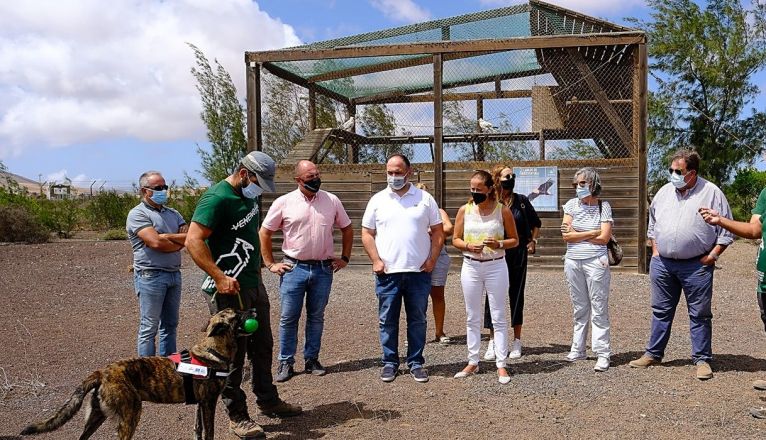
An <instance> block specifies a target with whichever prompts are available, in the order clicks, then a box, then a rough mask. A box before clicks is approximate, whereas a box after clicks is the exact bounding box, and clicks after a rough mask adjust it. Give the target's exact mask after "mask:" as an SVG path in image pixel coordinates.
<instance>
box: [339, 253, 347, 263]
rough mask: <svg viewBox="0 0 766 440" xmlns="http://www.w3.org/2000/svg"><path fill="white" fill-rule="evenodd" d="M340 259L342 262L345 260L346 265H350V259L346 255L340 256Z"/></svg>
mask: <svg viewBox="0 0 766 440" xmlns="http://www.w3.org/2000/svg"><path fill="white" fill-rule="evenodd" d="M340 259H341V260H343V261H345V262H346V264H348V257H347V256H345V255H341V256H340Z"/></svg>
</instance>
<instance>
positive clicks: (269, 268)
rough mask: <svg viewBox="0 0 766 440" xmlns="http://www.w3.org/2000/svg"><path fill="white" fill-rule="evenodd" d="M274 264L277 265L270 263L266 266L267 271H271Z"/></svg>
mask: <svg viewBox="0 0 766 440" xmlns="http://www.w3.org/2000/svg"><path fill="white" fill-rule="evenodd" d="M275 264H277V263H276V262H274V263H271V264H269V265H268V266H266V269H268V270H271V266H273V265H275Z"/></svg>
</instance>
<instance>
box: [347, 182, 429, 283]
mask: <svg viewBox="0 0 766 440" xmlns="http://www.w3.org/2000/svg"><path fill="white" fill-rule="evenodd" d="M409 186H410V187H409V189H408V190H407V192H406V193H404V195H403V196H402V197H399V196H398V195H397V194H396V193H395V192H393V191H392V190H391V188H388V187H387V188H386V189H384V190H382V191H380V192H378V193H376V194H375V195H374V196H372V198H371V199H370V201H369V202H368V203H367V209H365V211H364V216H363V217H362V227H365V228H367V229H372V230H375V247H377V249H378V255H379V256H380V259H381V260H383V264H385V266H386V273H397V272H420V267H421V266H423V263H425V261H426V259H427V258H428V257H429V256H430V255H431V236H430V235H428V228H429V227H430V226H434V225H438V224H441V222H442V218H441V215H440V214H439V207H438V206H437V204H436V200H434V198H433V197H431V194H429V193H427V192H425V191H422V190H420V189H418V188H415V185H413V184H411V183H410V184H409Z"/></svg>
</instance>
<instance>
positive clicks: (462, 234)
mask: <svg viewBox="0 0 766 440" xmlns="http://www.w3.org/2000/svg"><path fill="white" fill-rule="evenodd" d="M470 190H471V200H470V201H469V202H468V203H466V204H465V205H463V206H461V207H460V210H459V211H458V213H457V217H456V218H455V230H454V237H453V238H452V245H453V246H455V247H456V248H457V249H458V250H460V251H462V253H463V268H462V269H461V271H460V283H461V285H462V287H463V297H464V299H465V312H466V340H467V345H468V365H467V366H466V367H465V368H463V370H462V371H460V372H458V373H457V374H455V377H456V378H463V377H467V376H471V375H473V374H475V373H476V372H477V371H479V349H480V348H481V328H480V326H481V318H482V315H483V313H482V305H481V303H482V299H483V298H484V291H486V292H487V296H488V298H489V300H488V301H489V308H490V315H491V317H492V326H493V327H494V339H495V341H496V342H497V344H496V345H497V350H496V353H495V366H496V367H497V376H498V381H499V382H500V383H501V384H507V383H508V382H510V381H511V377H510V375H509V373H508V370H506V368H505V367H506V363H505V359H506V356H507V354H508V322H507V320H506V316H505V307H506V299H507V298H508V267H507V266H506V264H505V251H504V249H508V248H513V247H516V246H517V245H518V244H519V240H518V236H517V235H516V224H515V223H514V221H513V214H511V210H510V209H508V207H507V206H503V205H502V204H500V203H499V202H498V201H497V196H496V194H495V191H494V180H493V179H492V175H490V174H489V173H488V172H487V171H483V170H480V171H476V172H475V173H473V175H472V176H471V180H470Z"/></svg>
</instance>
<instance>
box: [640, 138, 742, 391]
mask: <svg viewBox="0 0 766 440" xmlns="http://www.w3.org/2000/svg"><path fill="white" fill-rule="evenodd" d="M699 163H700V157H699V155H698V154H697V152H695V151H692V150H679V151H677V152H676V153H675V154H674V155H673V157H672V158H671V165H670V168H669V169H668V172H669V180H670V182H669V183H667V184H666V185H665V186H663V187H662V188H660V190H659V191H658V192H657V194H656V195H655V196H654V199H653V200H652V205H651V207H650V208H649V227H648V230H647V237H648V238H649V239H650V240H651V242H652V261H651V265H650V270H649V278H650V280H651V286H652V287H651V288H652V299H651V302H652V328H651V334H650V335H649V342H648V344H647V347H646V353H645V354H644V355H643V356H642V357H641V358H639V359H636V360H634V361H632V362H630V366H631V367H634V368H646V367H648V366H650V365H654V364H658V363H659V362H660V361H661V360H662V358H663V356H664V355H665V347H666V346H667V344H668V340H669V339H670V329H671V326H672V324H673V317H674V316H675V312H676V306H678V301H679V299H680V298H681V291H682V290H683V293H684V296H685V297H686V304H687V308H688V311H689V332H690V334H691V343H692V361H693V362H694V364H695V365H696V366H697V369H696V377H697V379H700V380H707V379H710V378H712V377H713V370H712V368H711V367H710V361H711V359H712V357H713V353H712V343H711V340H712V333H713V331H712V330H713V327H712V318H713V313H712V311H711V300H712V297H713V270H714V269H715V262H716V260H718V257H719V256H720V255H721V253H723V251H724V250H725V249H726V247H727V246H729V245H730V244H731V243H732V242H733V241H734V237H733V236H732V234H731V233H730V232H728V231H726V230H725V229H724V228H722V227H720V226H712V225H709V224H707V223H705V220H704V219H703V218H702V216H701V215H700V209H701V208H705V207H712V208H713V209H715V210H717V211H718V212H719V213H720V215H721V216H723V217H726V218H731V210H730V209H729V203H728V202H727V201H726V197H725V196H724V194H723V192H722V191H721V190H720V189H719V188H718V187H717V186H715V185H714V184H712V183H710V182H708V181H707V180H705V179H703V178H702V177H699V176H698V170H699Z"/></svg>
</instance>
